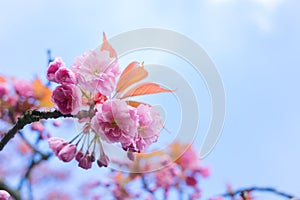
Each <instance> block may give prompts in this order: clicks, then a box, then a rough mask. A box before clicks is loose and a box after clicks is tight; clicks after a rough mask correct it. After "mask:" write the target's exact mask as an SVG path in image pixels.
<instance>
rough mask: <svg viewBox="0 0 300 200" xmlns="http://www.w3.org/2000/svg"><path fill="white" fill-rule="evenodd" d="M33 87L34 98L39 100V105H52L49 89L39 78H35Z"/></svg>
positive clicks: (49, 106)
mask: <svg viewBox="0 0 300 200" xmlns="http://www.w3.org/2000/svg"><path fill="white" fill-rule="evenodd" d="M32 84H33V88H34V92H35V96H36V98H37V99H38V100H39V101H40V106H41V107H46V108H51V107H53V102H52V101H51V95H52V92H51V90H50V89H49V88H48V87H46V86H45V85H43V83H42V81H41V80H40V79H39V78H36V79H35V80H34V81H33V82H32Z"/></svg>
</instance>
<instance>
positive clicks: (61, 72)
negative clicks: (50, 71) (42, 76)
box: [55, 67, 77, 84]
mask: <svg viewBox="0 0 300 200" xmlns="http://www.w3.org/2000/svg"><path fill="white" fill-rule="evenodd" d="M55 81H56V82H57V83H60V84H76V82H77V80H76V77H75V74H74V73H73V71H71V70H70V69H68V68H66V67H61V68H59V69H58V70H57V71H56V72H55Z"/></svg>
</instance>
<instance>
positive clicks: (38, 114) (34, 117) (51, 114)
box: [0, 110, 73, 151]
mask: <svg viewBox="0 0 300 200" xmlns="http://www.w3.org/2000/svg"><path fill="white" fill-rule="evenodd" d="M59 117H73V116H72V115H70V114H68V115H64V114H62V113H61V112H59V111H57V110H55V111H48V112H43V111H38V110H28V111H26V112H25V113H24V115H22V116H21V117H19V118H18V120H17V123H16V124H15V125H14V127H13V128H12V129H10V130H9V131H8V132H7V133H6V134H5V135H4V137H3V138H2V140H1V141H0V151H2V149H3V148H4V147H5V145H6V144H7V143H8V142H9V140H10V139H12V138H13V137H14V136H15V134H16V133H17V132H18V131H19V130H22V129H23V128H24V126H26V125H27V124H31V123H32V122H36V121H39V120H41V119H50V118H54V119H56V118H59Z"/></svg>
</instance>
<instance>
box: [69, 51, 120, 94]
mask: <svg viewBox="0 0 300 200" xmlns="http://www.w3.org/2000/svg"><path fill="white" fill-rule="evenodd" d="M71 69H72V70H73V72H74V73H75V74H76V77H77V79H78V83H79V85H80V86H81V87H82V89H84V90H87V91H90V92H93V93H95V92H100V93H101V94H104V95H111V93H112V92H113V90H114V88H115V85H116V77H117V76H118V75H119V74H120V69H119V65H118V63H117V59H116V58H115V57H110V56H109V51H101V50H100V49H99V48H98V49H95V50H92V51H88V52H86V53H84V54H83V55H82V56H80V57H78V58H76V59H75V62H74V63H73V65H72V67H71Z"/></svg>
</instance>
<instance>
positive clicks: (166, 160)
mask: <svg viewBox="0 0 300 200" xmlns="http://www.w3.org/2000/svg"><path fill="white" fill-rule="evenodd" d="M168 150H169V151H168V152H161V151H157V152H156V153H149V154H145V156H144V155H143V154H137V155H136V156H137V157H136V159H135V161H134V162H132V163H128V167H129V169H130V170H131V171H133V172H135V171H136V170H139V171H143V170H145V171H148V170H149V169H150V168H151V166H154V165H155V166H156V167H157V168H156V170H155V171H153V172H149V173H125V172H120V171H112V172H111V175H110V179H109V182H106V181H95V182H90V183H88V184H86V185H85V186H83V187H82V189H83V191H84V194H86V195H94V197H93V199H101V198H103V197H105V196H109V195H113V197H114V198H115V199H120V200H121V199H149V200H150V199H156V197H158V196H159V197H160V199H171V197H172V196H173V197H174V193H175V194H176V192H178V193H179V194H177V195H178V196H181V197H182V199H191V200H193V199H199V198H200V197H201V189H200V186H201V184H200V182H201V181H202V180H203V179H204V178H206V177H208V176H209V168H208V167H207V166H203V164H202V163H201V162H200V159H199V157H198V154H197V152H196V151H195V149H193V148H192V147H191V146H190V145H184V144H179V143H174V144H172V145H170V147H169V148H168ZM182 152H183V154H182ZM166 153H167V154H166ZM181 154H182V155H181ZM151 159H152V160H155V161H156V162H158V163H156V162H153V161H152V162H151V161H150V160H151ZM120 164H121V163H120ZM122 165H124V163H123V164H122ZM133 187H134V188H135V189H134V190H132V188H133ZM137 187H140V188H137ZM101 188H102V189H104V191H101ZM99 191H100V192H99ZM107 192H109V193H110V194H107ZM161 192H163V197H162V196H161ZM96 197H97V198H96Z"/></svg>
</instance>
